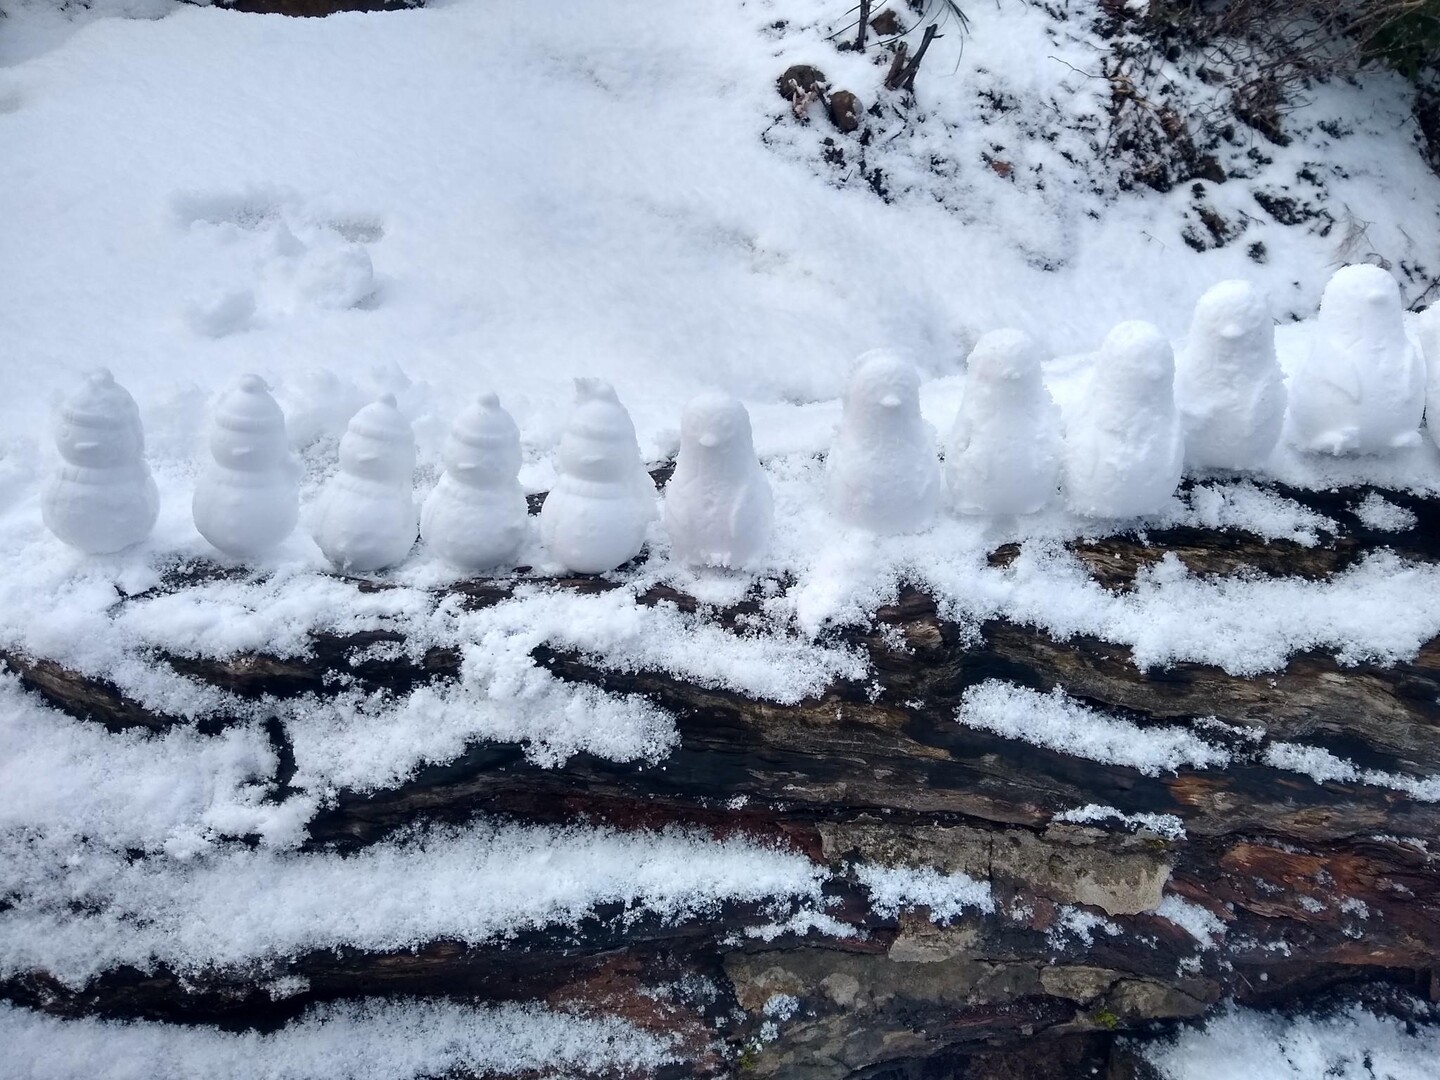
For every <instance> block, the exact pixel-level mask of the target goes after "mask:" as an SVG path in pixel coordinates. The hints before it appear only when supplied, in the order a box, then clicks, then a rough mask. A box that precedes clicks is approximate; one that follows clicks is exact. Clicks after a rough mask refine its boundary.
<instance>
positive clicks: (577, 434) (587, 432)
mask: <svg viewBox="0 0 1440 1080" xmlns="http://www.w3.org/2000/svg"><path fill="white" fill-rule="evenodd" d="M575 399H576V400H575V408H574V409H573V410H572V411H571V413H570V417H569V419H568V420H567V421H566V425H565V433H564V435H562V436H561V438H560V450H559V453H558V455H557V456H556V461H555V468H556V472H557V473H558V474H559V478H558V479H557V480H556V482H555V487H554V488H553V489H552V490H551V492H550V494H549V495H547V496H546V498H545V505H544V507H542V508H541V510H540V535H541V538H542V539H543V540H544V542H545V546H546V547H547V548H548V549H549V551H550V554H551V556H552V557H553V558H554V559H555V560H556V561H557V562H559V563H560V564H561V565H563V566H564V567H565V568H566V569H568V570H572V571H574V572H576V573H580V574H603V573H605V572H606V571H607V570H614V569H615V568H616V567H617V566H620V565H622V564H624V563H627V562H629V561H630V560H631V559H633V558H634V557H635V556H636V555H638V554H639V553H640V549H641V547H643V546H644V544H645V531H646V529H647V528H648V527H649V525H650V522H651V521H653V520H654V519H655V498H656V492H655V483H654V481H652V480H651V479H650V474H649V473H647V472H646V471H645V465H644V463H643V462H642V461H641V460H640V446H639V444H638V443H637V442H636V441H635V425H634V424H633V423H632V422H631V420H630V414H629V413H628V412H626V411H625V406H624V405H621V404H620V400H619V398H617V397H616V396H615V390H614V388H613V387H612V386H611V385H610V384H609V383H607V382H602V381H601V380H599V379H576V380H575Z"/></svg>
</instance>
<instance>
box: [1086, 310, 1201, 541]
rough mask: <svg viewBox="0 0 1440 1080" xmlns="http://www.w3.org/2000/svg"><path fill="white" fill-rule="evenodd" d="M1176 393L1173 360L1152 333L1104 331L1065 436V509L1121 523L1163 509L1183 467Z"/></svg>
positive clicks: (1125, 327) (1125, 328) (1143, 329)
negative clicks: (1121, 519)
mask: <svg viewBox="0 0 1440 1080" xmlns="http://www.w3.org/2000/svg"><path fill="white" fill-rule="evenodd" d="M1174 387H1175V356H1174V353H1173V351H1172V350H1171V348H1170V343H1169V342H1168V341H1167V340H1166V339H1165V336H1164V335H1163V334H1161V333H1160V331H1159V330H1158V329H1157V328H1156V327H1154V326H1152V325H1150V324H1149V323H1145V322H1126V323H1121V324H1120V325H1119V326H1117V327H1115V329H1113V330H1111V331H1110V334H1109V336H1107V337H1106V338H1105V343H1104V344H1103V345H1101V347H1100V352H1099V354H1098V356H1097V357H1096V360H1095V368H1094V370H1093V371H1092V372H1091V375H1090V384H1089V387H1088V393H1087V395H1086V398H1085V400H1084V401H1083V402H1082V403H1081V404H1080V405H1079V406H1078V407H1077V411H1076V412H1075V414H1074V415H1073V416H1071V417H1070V423H1069V427H1068V429H1067V430H1066V433H1065V487H1066V493H1067V496H1068V498H1069V502H1070V506H1071V509H1073V510H1075V511H1076V512H1077V513H1080V514H1085V515H1087V516H1089V517H1102V518H1125V517H1142V516H1144V515H1147V514H1154V513H1158V512H1159V511H1160V510H1163V509H1164V508H1165V504H1166V502H1167V501H1168V500H1169V499H1170V496H1171V495H1172V494H1173V493H1174V491H1175V488H1176V487H1177V486H1178V485H1179V483H1180V476H1181V472H1182V470H1183V468H1184V464H1185V442H1184V437H1183V434H1182V429H1181V426H1180V416H1179V412H1178V411H1177V410H1176V408H1175V399H1174Z"/></svg>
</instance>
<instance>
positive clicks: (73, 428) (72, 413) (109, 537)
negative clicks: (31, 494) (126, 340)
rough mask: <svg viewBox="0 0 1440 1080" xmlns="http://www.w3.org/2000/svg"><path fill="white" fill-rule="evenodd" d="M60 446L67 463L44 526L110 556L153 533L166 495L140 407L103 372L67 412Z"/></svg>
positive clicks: (45, 501)
mask: <svg viewBox="0 0 1440 1080" xmlns="http://www.w3.org/2000/svg"><path fill="white" fill-rule="evenodd" d="M58 420H59V423H58V424H57V426H56V430H55V445H56V447H57V449H58V450H59V451H60V456H61V457H62V458H63V459H64V462H63V463H62V464H61V465H60V467H59V468H58V469H57V470H56V471H55V473H54V475H52V476H51V478H50V481H49V483H47V484H46V486H45V491H44V494H43V496H42V497H41V502H40V513H41V517H42V519H43V520H44V522H45V527H46V528H47V529H49V530H50V531H51V532H52V533H54V534H55V535H56V536H58V537H59V538H60V539H61V540H63V541H64V542H65V543H67V544H69V545H70V546H71V547H74V548H78V549H79V550H81V551H83V552H86V553H87V554H91V555H104V554H108V553H110V552H114V551H119V550H120V549H121V548H126V547H129V546H130V545H131V544H135V543H138V542H139V541H141V540H143V539H145V537H146V536H148V535H149V534H150V530H151V529H152V528H153V527H154V525H155V519H156V517H157V516H158V515H159V513H160V493H159V491H158V490H156V487H155V480H154V478H153V477H151V475H150V467H149V466H148V465H146V464H145V432H144V429H143V428H142V427H141V424H140V410H139V409H138V408H137V407H136V405H135V399H134V398H132V397H131V396H130V394H129V392H128V391H126V389H125V388H124V387H123V386H121V385H120V384H119V383H117V382H116V381H115V378H114V376H112V375H111V374H110V372H109V371H107V370H106V369H104V368H100V369H99V370H97V371H94V372H92V373H91V374H90V375H88V376H87V377H86V379H85V385H84V386H82V387H81V388H80V390H79V391H78V392H76V393H75V395H74V396H72V397H71V398H69V399H68V400H67V401H66V402H65V403H64V405H62V406H61V407H60V412H59V416H58Z"/></svg>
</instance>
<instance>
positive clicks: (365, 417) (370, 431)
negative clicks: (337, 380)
mask: <svg viewBox="0 0 1440 1080" xmlns="http://www.w3.org/2000/svg"><path fill="white" fill-rule="evenodd" d="M414 471H415V436H414V433H413V432H411V430H410V424H409V423H408V422H407V421H406V420H405V417H404V416H402V415H401V413H400V410H399V409H398V408H397V407H396V404H395V395H394V394H384V395H382V396H381V397H380V399H379V400H378V401H374V402H371V403H370V404H369V405H366V406H365V407H364V408H363V409H361V410H360V411H359V412H357V413H356V414H355V415H354V416H353V417H351V418H350V424H349V426H348V427H346V429H345V434H344V435H343V436H341V438H340V471H339V472H337V473H336V474H335V475H334V476H332V477H331V478H330V479H329V480H328V481H327V482H326V484H325V488H324V490H323V491H321V493H320V499H319V506H318V509H317V513H316V517H315V541H316V543H318V544H319V545H320V550H321V551H323V552H324V553H325V557H326V558H327V559H329V560H330V561H331V562H332V563H334V564H335V566H337V567H338V568H340V569H341V570H348V571H355V572H359V573H365V572H369V571H372V570H383V569H384V568H385V567H387V566H393V565H394V564H395V563H398V562H399V561H400V560H401V559H403V558H405V556H406V555H407V554H408V553H409V551H410V548H411V546H412V545H413V544H414V543H415V534H416V531H417V520H416V513H415V500H414V497H413V493H412V489H411V475H412V474H413V473H414Z"/></svg>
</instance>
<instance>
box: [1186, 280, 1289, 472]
mask: <svg viewBox="0 0 1440 1080" xmlns="http://www.w3.org/2000/svg"><path fill="white" fill-rule="evenodd" d="M1175 400H1176V402H1177V403H1178V404H1179V406H1180V416H1181V422H1182V424H1183V426H1184V429H1185V456H1186V459H1187V460H1188V461H1189V462H1190V464H1191V465H1194V466H1196V467H1198V468H1202V469H1259V468H1261V467H1262V466H1264V464H1265V463H1266V462H1267V461H1268V460H1269V458H1270V452H1271V451H1272V450H1274V449H1275V443H1276V442H1277V441H1278V440H1279V438H1280V429H1281V428H1282V427H1283V425H1284V423H1285V383H1284V379H1283V376H1282V375H1281V372H1280V364H1279V362H1278V361H1277V360H1276V359H1275V322H1274V320H1273V319H1272V318H1271V317H1270V308H1269V305H1268V304H1267V303H1266V301H1265V297H1264V296H1263V295H1262V294H1261V293H1260V291H1259V290H1258V289H1256V288H1255V287H1254V286H1253V285H1251V284H1250V283H1249V282H1248V281H1222V282H1220V284H1218V285H1216V286H1215V287H1214V288H1212V289H1210V290H1209V291H1208V292H1207V293H1206V294H1205V295H1204V296H1202V297H1201V298H1200V302H1199V303H1198V304H1196V305H1195V317H1194V318H1193V319H1192V320H1191V323H1190V339H1189V341H1188V342H1186V345H1185V349H1184V351H1182V352H1181V353H1180V355H1179V356H1177V357H1176V358H1175Z"/></svg>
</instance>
